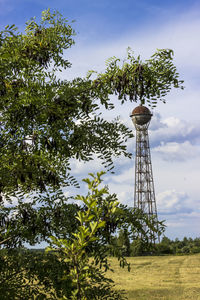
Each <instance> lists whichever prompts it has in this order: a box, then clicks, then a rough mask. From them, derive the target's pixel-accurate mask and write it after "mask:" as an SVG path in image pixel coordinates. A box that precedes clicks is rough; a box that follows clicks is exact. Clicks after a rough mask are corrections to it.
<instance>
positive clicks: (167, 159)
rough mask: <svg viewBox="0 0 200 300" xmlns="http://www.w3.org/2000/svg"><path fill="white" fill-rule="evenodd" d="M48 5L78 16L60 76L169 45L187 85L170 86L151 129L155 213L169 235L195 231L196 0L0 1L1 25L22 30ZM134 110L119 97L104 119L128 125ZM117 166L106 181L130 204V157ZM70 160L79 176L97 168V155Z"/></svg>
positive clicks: (199, 215)
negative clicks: (69, 65) (128, 52)
mask: <svg viewBox="0 0 200 300" xmlns="http://www.w3.org/2000/svg"><path fill="white" fill-rule="evenodd" d="M46 8H51V9H56V10H58V11H59V12H60V13H62V14H63V16H64V17H66V18H67V19H68V20H69V21H71V20H74V19H75V20H76V22H75V23H74V25H73V26H74V28H75V29H76V31H77V36H76V37H75V41H76V44H75V46H73V47H72V49H70V50H69V51H68V52H66V54H65V55H66V57H68V58H69V60H70V61H71V62H72V68H71V69H69V70H66V71H64V72H63V73H62V74H61V75H60V76H61V77H62V78H65V79H71V78H73V77H75V76H84V75H85V74H86V73H87V71H88V70H90V69H96V70H98V71H103V70H104V68H105V61H106V59H107V58H109V57H111V56H114V55H115V56H117V57H120V58H123V57H125V55H126V49H127V47H128V46H130V47H131V48H132V50H133V51H134V52H135V54H136V55H138V54H141V56H142V58H144V59H146V58H149V57H150V56H151V55H152V54H153V53H154V52H155V51H156V49H157V48H158V49H159V48H172V49H173V50H174V53H175V57H174V61H175V64H176V65H177V68H178V71H179V72H180V75H181V78H183V79H184V80H185V84H184V85H185V90H184V91H172V92H171V93H170V94H169V95H168V96H167V99H166V100H167V104H165V105H164V104H162V103H159V105H158V106H157V108H156V109H155V110H154V112H153V113H154V116H153V119H152V122H151V125H150V128H149V131H150V132H149V134H150V144H151V153H152V164H153V173H154V181H155V190H156V199H157V207H158V213H159V218H160V219H161V220H162V219H165V220H166V224H167V230H166V235H167V236H169V237H170V238H175V237H178V238H182V237H184V236H188V237H189V236H191V237H197V236H200V196H199V194H200V184H199V177H200V176H199V173H200V171H199V169H200V113H199V111H200V104H199V101H200V84H199V80H200V51H199V49H200V3H199V1H194V0H191V1H190V0H187V1H186V0H185V1H182V0H178V1H177V0H175V1H172V0H170V1H169V0H168V1H158V0H157V1H154V0H150V1H148V0H146V1H144V0H132V1H131V0H124V1H119V0H110V1H109V0H101V1H96V0H85V1H84V0H82V1H81V0H73V1H72V0H66V1H61V0H57V1H55V0H54V1H53V0H46V1H44V0H43V1H42V0H33V1H29V0H24V1H23V0H12V1H11V0H0V20H1V22H0V25H1V28H3V27H4V26H5V25H7V24H16V25H17V26H18V27H19V28H20V29H21V30H23V28H24V23H25V21H27V20H28V19H30V18H31V17H33V16H36V17H37V16H39V15H40V14H41V11H42V10H44V9H46ZM113 101H114V102H116V99H115V98H114V97H113ZM116 103H117V102H116ZM133 108H134V105H133V104H130V103H128V104H126V105H124V106H122V107H121V106H120V105H119V104H118V103H117V104H116V108H115V110H114V111H112V113H111V114H109V113H106V118H108V119H112V118H113V116H118V115H119V116H120V117H121V120H122V122H124V123H125V124H127V126H129V127H130V128H132V129H133V130H134V128H133V126H132V124H131V120H130V118H129V114H130V112H131V111H132V109H133ZM134 147H135V140H134V139H133V140H131V141H129V142H128V148H129V150H130V151H131V152H133V153H134ZM115 164H116V174H115V175H111V174H107V175H106V176H105V182H106V184H108V185H109V187H110V190H111V192H116V193H117V194H118V197H119V200H120V201H121V202H123V203H125V204H128V205H130V206H131V205H133V190H134V159H132V160H128V159H125V158H120V159H115ZM72 165H73V172H74V174H76V175H77V176H78V177H79V178H83V177H85V176H87V173H88V172H91V171H100V170H101V169H102V166H101V164H100V162H99V161H97V160H95V162H93V163H88V164H83V163H79V162H77V161H73V162H72ZM82 189H83V190H84V189H85V187H84V186H83V187H82ZM78 192H79V191H78ZM66 194H67V195H68V194H69V192H68V191H67V192H66Z"/></svg>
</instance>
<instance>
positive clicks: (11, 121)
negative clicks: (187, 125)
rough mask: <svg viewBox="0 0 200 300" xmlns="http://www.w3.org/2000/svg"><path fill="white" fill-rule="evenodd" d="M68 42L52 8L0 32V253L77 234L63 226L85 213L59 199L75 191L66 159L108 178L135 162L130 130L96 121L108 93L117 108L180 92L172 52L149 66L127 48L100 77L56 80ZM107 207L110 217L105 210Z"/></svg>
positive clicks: (67, 28) (66, 27)
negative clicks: (94, 167)
mask: <svg viewBox="0 0 200 300" xmlns="http://www.w3.org/2000/svg"><path fill="white" fill-rule="evenodd" d="M74 36H75V32H74V30H73V28H72V26H71V25H70V24H69V23H68V21H67V20H66V19H64V18H63V17H62V16H61V15H60V14H59V13H56V12H52V13H51V12H50V10H47V11H44V12H43V13H42V19H41V21H40V22H37V21H36V19H31V20H30V21H28V22H27V23H26V28H25V32H24V33H19V32H17V28H16V27H15V26H14V25H12V26H7V27H6V28H5V30H3V31H1V33H0V125H1V130H0V157H1V165H0V218H1V219H0V245H1V246H2V247H4V248H13V247H17V246H21V245H22V244H23V243H24V242H28V243H30V244H34V243H37V242H39V241H41V240H48V239H49V236H50V235H52V234H54V235H55V236H56V238H58V239H60V238H64V239H69V240H70V239H71V238H72V236H73V234H74V232H76V231H77V230H79V229H80V228H79V223H78V221H77V219H75V218H74V220H73V222H68V221H67V216H68V217H71V215H72V214H74V215H76V214H77V213H78V212H80V211H82V210H83V211H84V208H80V207H78V206H77V205H75V204H72V205H71V204H70V205H69V203H67V200H68V199H67V198H66V197H65V196H64V195H63V193H62V188H63V187H66V186H68V185H75V186H78V183H77V181H76V179H75V178H74V177H73V176H71V173H70V171H71V170H70V162H71V159H72V158H75V159H79V160H82V161H89V160H92V159H93V157H94V156H93V155H94V154H96V155H97V157H98V158H100V159H101V160H102V164H103V165H104V166H105V169H106V170H108V171H111V170H112V169H113V167H114V166H113V156H120V155H125V156H127V157H130V156H131V154H130V153H128V152H127V147H126V141H127V139H129V138H131V137H132V136H133V135H132V132H131V131H130V130H129V129H128V128H127V127H126V126H125V125H124V124H122V123H120V122H119V120H118V119H114V120H112V121H107V120H105V119H104V118H103V117H102V115H101V109H102V107H103V108H105V109H107V110H112V109H114V103H112V102H111V100H110V95H112V94H117V95H118V99H119V101H120V102H121V103H122V104H123V103H124V102H125V101H126V100H128V99H129V100H130V101H135V102H137V101H138V102H139V103H142V104H143V103H145V101H147V102H148V103H149V105H152V106H154V105H156V103H157V100H158V99H161V100H163V97H164V96H165V95H166V94H167V92H169V90H170V89H171V88H172V87H175V88H179V87H182V81H181V80H179V79H178V73H177V70H176V67H175V66H174V65H173V62H172V60H173V57H172V54H173V52H172V50H159V51H157V52H156V53H155V54H154V55H153V56H152V57H151V58H150V59H149V60H147V61H145V62H142V60H141V59H140V57H138V58H135V57H134V55H133V53H131V51H130V50H129V51H128V57H127V60H126V61H125V62H124V63H123V64H122V65H120V60H118V59H116V58H112V59H111V60H109V61H108V64H107V67H106V70H105V72H104V73H101V74H96V73H94V72H90V73H89V74H88V75H87V76H86V77H85V78H75V79H74V80H72V81H69V80H61V79H59V78H58V76H57V74H58V72H59V71H61V70H62V69H63V68H68V67H70V66H71V65H70V62H69V61H68V60H66V59H65V58H64V56H63V54H64V51H65V50H67V49H68V48H70V47H71V46H72V45H73V44H74ZM110 201H111V202H112V201H114V200H113V199H110ZM8 203H10V205H7V204H8ZM101 205H103V203H102V204H101ZM104 209H105V211H104V212H105V215H106V207H105V205H104ZM119 211H120V210H118V212H119ZM122 211H123V210H122V209H121V212H122ZM119 216H120V218H121V219H120V218H119V219H120V220H119V219H118V221H117V223H118V224H120V223H121V224H122V223H123V222H124V220H125V217H124V215H123V213H122V214H119V215H118V217H119ZM112 221H113V219H112V218H111V219H109V220H106V224H107V225H108V226H106V227H105V228H104V227H103V228H101V230H100V229H99V231H98V233H97V234H99V235H101V234H102V238H103V239H105V240H106V239H107V238H108V237H109V234H110V230H114V229H116V228H117V227H116V226H115V227H113V225H112ZM126 221H127V219H126ZM109 222H110V223H109ZM131 224H133V223H131ZM135 225H136V223H135ZM138 226H139V225H138ZM136 227H137V225H136ZM78 228H79V229H78Z"/></svg>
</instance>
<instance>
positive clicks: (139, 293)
mask: <svg viewBox="0 0 200 300" xmlns="http://www.w3.org/2000/svg"><path fill="white" fill-rule="evenodd" d="M110 261H111V265H112V268H113V270H114V271H115V272H114V273H112V272H110V271H109V273H108V276H109V277H110V278H112V279H113V280H114V282H115V283H116V289H124V290H125V291H126V292H127V297H128V299H129V300H132V299H134V300H153V299H154V300H156V299H157V300H176V299H178V300H186V299H187V300H200V255H199V254H197V255H191V256H154V257H132V258H128V262H130V263H131V271H130V272H128V271H127V269H126V268H125V269H121V268H120V267H119V263H118V261H117V259H116V258H111V259H110Z"/></svg>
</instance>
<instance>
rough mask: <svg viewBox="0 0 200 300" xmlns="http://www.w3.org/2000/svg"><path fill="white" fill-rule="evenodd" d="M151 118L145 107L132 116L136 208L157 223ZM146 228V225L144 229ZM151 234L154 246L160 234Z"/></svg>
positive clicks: (139, 107) (139, 108) (150, 220)
mask: <svg viewBox="0 0 200 300" xmlns="http://www.w3.org/2000/svg"><path fill="white" fill-rule="evenodd" d="M151 117H152V113H151V112H150V110H149V109H148V108H147V107H145V106H143V105H139V106H137V107H136V108H135V109H134V110H133V111H132V114H131V118H132V121H133V124H134V126H135V129H136V152H135V191H134V207H135V208H138V209H140V210H142V211H143V212H144V213H145V214H146V215H147V216H148V219H149V222H152V221H153V222H157V221H158V216H157V208H156V199H155V190H154V181H153V172H152V164H151V153H150V146H149V136H148V127H149V123H150V121H151ZM146 226H147V225H144V227H146ZM145 229H146V228H144V230H145ZM145 231H146V230H145ZM149 233H150V234H149V235H148V238H149V241H150V242H151V243H152V244H155V242H156V240H158V241H159V235H158V233H155V232H153V231H152V230H150V232H149Z"/></svg>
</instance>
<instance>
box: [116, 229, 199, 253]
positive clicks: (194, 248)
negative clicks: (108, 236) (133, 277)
mask: <svg viewBox="0 0 200 300" xmlns="http://www.w3.org/2000/svg"><path fill="white" fill-rule="evenodd" d="M111 250H112V251H111V253H110V254H111V255H114V256H116V255H117V253H118V251H122V252H123V255H124V256H140V255H151V254H153V255H165V254H174V255H176V254H177V255H181V254H195V253H200V238H194V239H192V238H191V237H190V238H187V237H184V238H183V239H182V240H179V239H178V238H176V239H175V240H170V239H169V238H168V237H166V236H164V237H163V238H162V241H161V242H160V243H157V244H156V245H155V247H152V246H151V247H149V245H148V244H147V243H146V242H144V241H143V240H142V239H141V238H137V239H134V240H133V241H131V239H130V236H129V234H128V232H127V230H126V229H125V230H123V229H122V230H120V231H119V233H118V236H116V237H114V238H113V239H112V242H111Z"/></svg>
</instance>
